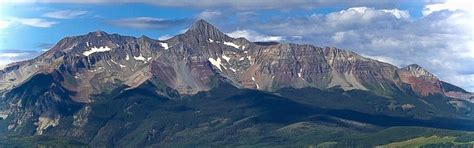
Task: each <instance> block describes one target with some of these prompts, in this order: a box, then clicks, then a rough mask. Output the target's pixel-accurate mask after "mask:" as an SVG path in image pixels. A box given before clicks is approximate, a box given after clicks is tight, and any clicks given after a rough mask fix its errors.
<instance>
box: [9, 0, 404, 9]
mask: <svg viewBox="0 0 474 148" xmlns="http://www.w3.org/2000/svg"><path fill="white" fill-rule="evenodd" d="M0 2H2V1H0ZM6 3H63V4H68V3H73V4H117V3H119V4H123V3H146V4H153V5H159V6H166V7H190V8H203V9H207V8H222V7H226V8H234V9H247V10H255V9H292V8H302V9H311V8H318V7H322V6H345V7H356V6H393V5H395V4H397V3H398V1H390V0H381V1H374V0H359V1H358V2H356V3H354V2H353V1H347V0H219V1H216V0H199V1H198V0H118V1H117V0H12V1H7V2H6Z"/></svg>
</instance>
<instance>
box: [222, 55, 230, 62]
mask: <svg viewBox="0 0 474 148" xmlns="http://www.w3.org/2000/svg"><path fill="white" fill-rule="evenodd" d="M222 58H223V59H224V60H226V61H227V62H229V60H230V57H227V56H225V55H222Z"/></svg>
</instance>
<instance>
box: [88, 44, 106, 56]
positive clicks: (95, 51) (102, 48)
mask: <svg viewBox="0 0 474 148" xmlns="http://www.w3.org/2000/svg"><path fill="white" fill-rule="evenodd" d="M110 50H112V49H110V48H109V47H107V46H101V47H99V48H97V47H92V48H91V49H90V50H88V51H84V53H82V54H83V55H84V56H89V55H91V54H93V53H97V52H107V51H110Z"/></svg>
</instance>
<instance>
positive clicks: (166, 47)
mask: <svg viewBox="0 0 474 148" xmlns="http://www.w3.org/2000/svg"><path fill="white" fill-rule="evenodd" d="M160 45H161V47H163V48H165V50H168V49H169V46H168V43H160Z"/></svg>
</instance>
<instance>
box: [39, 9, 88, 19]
mask: <svg viewBox="0 0 474 148" xmlns="http://www.w3.org/2000/svg"><path fill="white" fill-rule="evenodd" d="M85 14H87V11H76V10H60V11H53V12H47V13H45V14H43V17H49V18H56V19H73V18H76V17H78V16H81V15H85Z"/></svg>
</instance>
